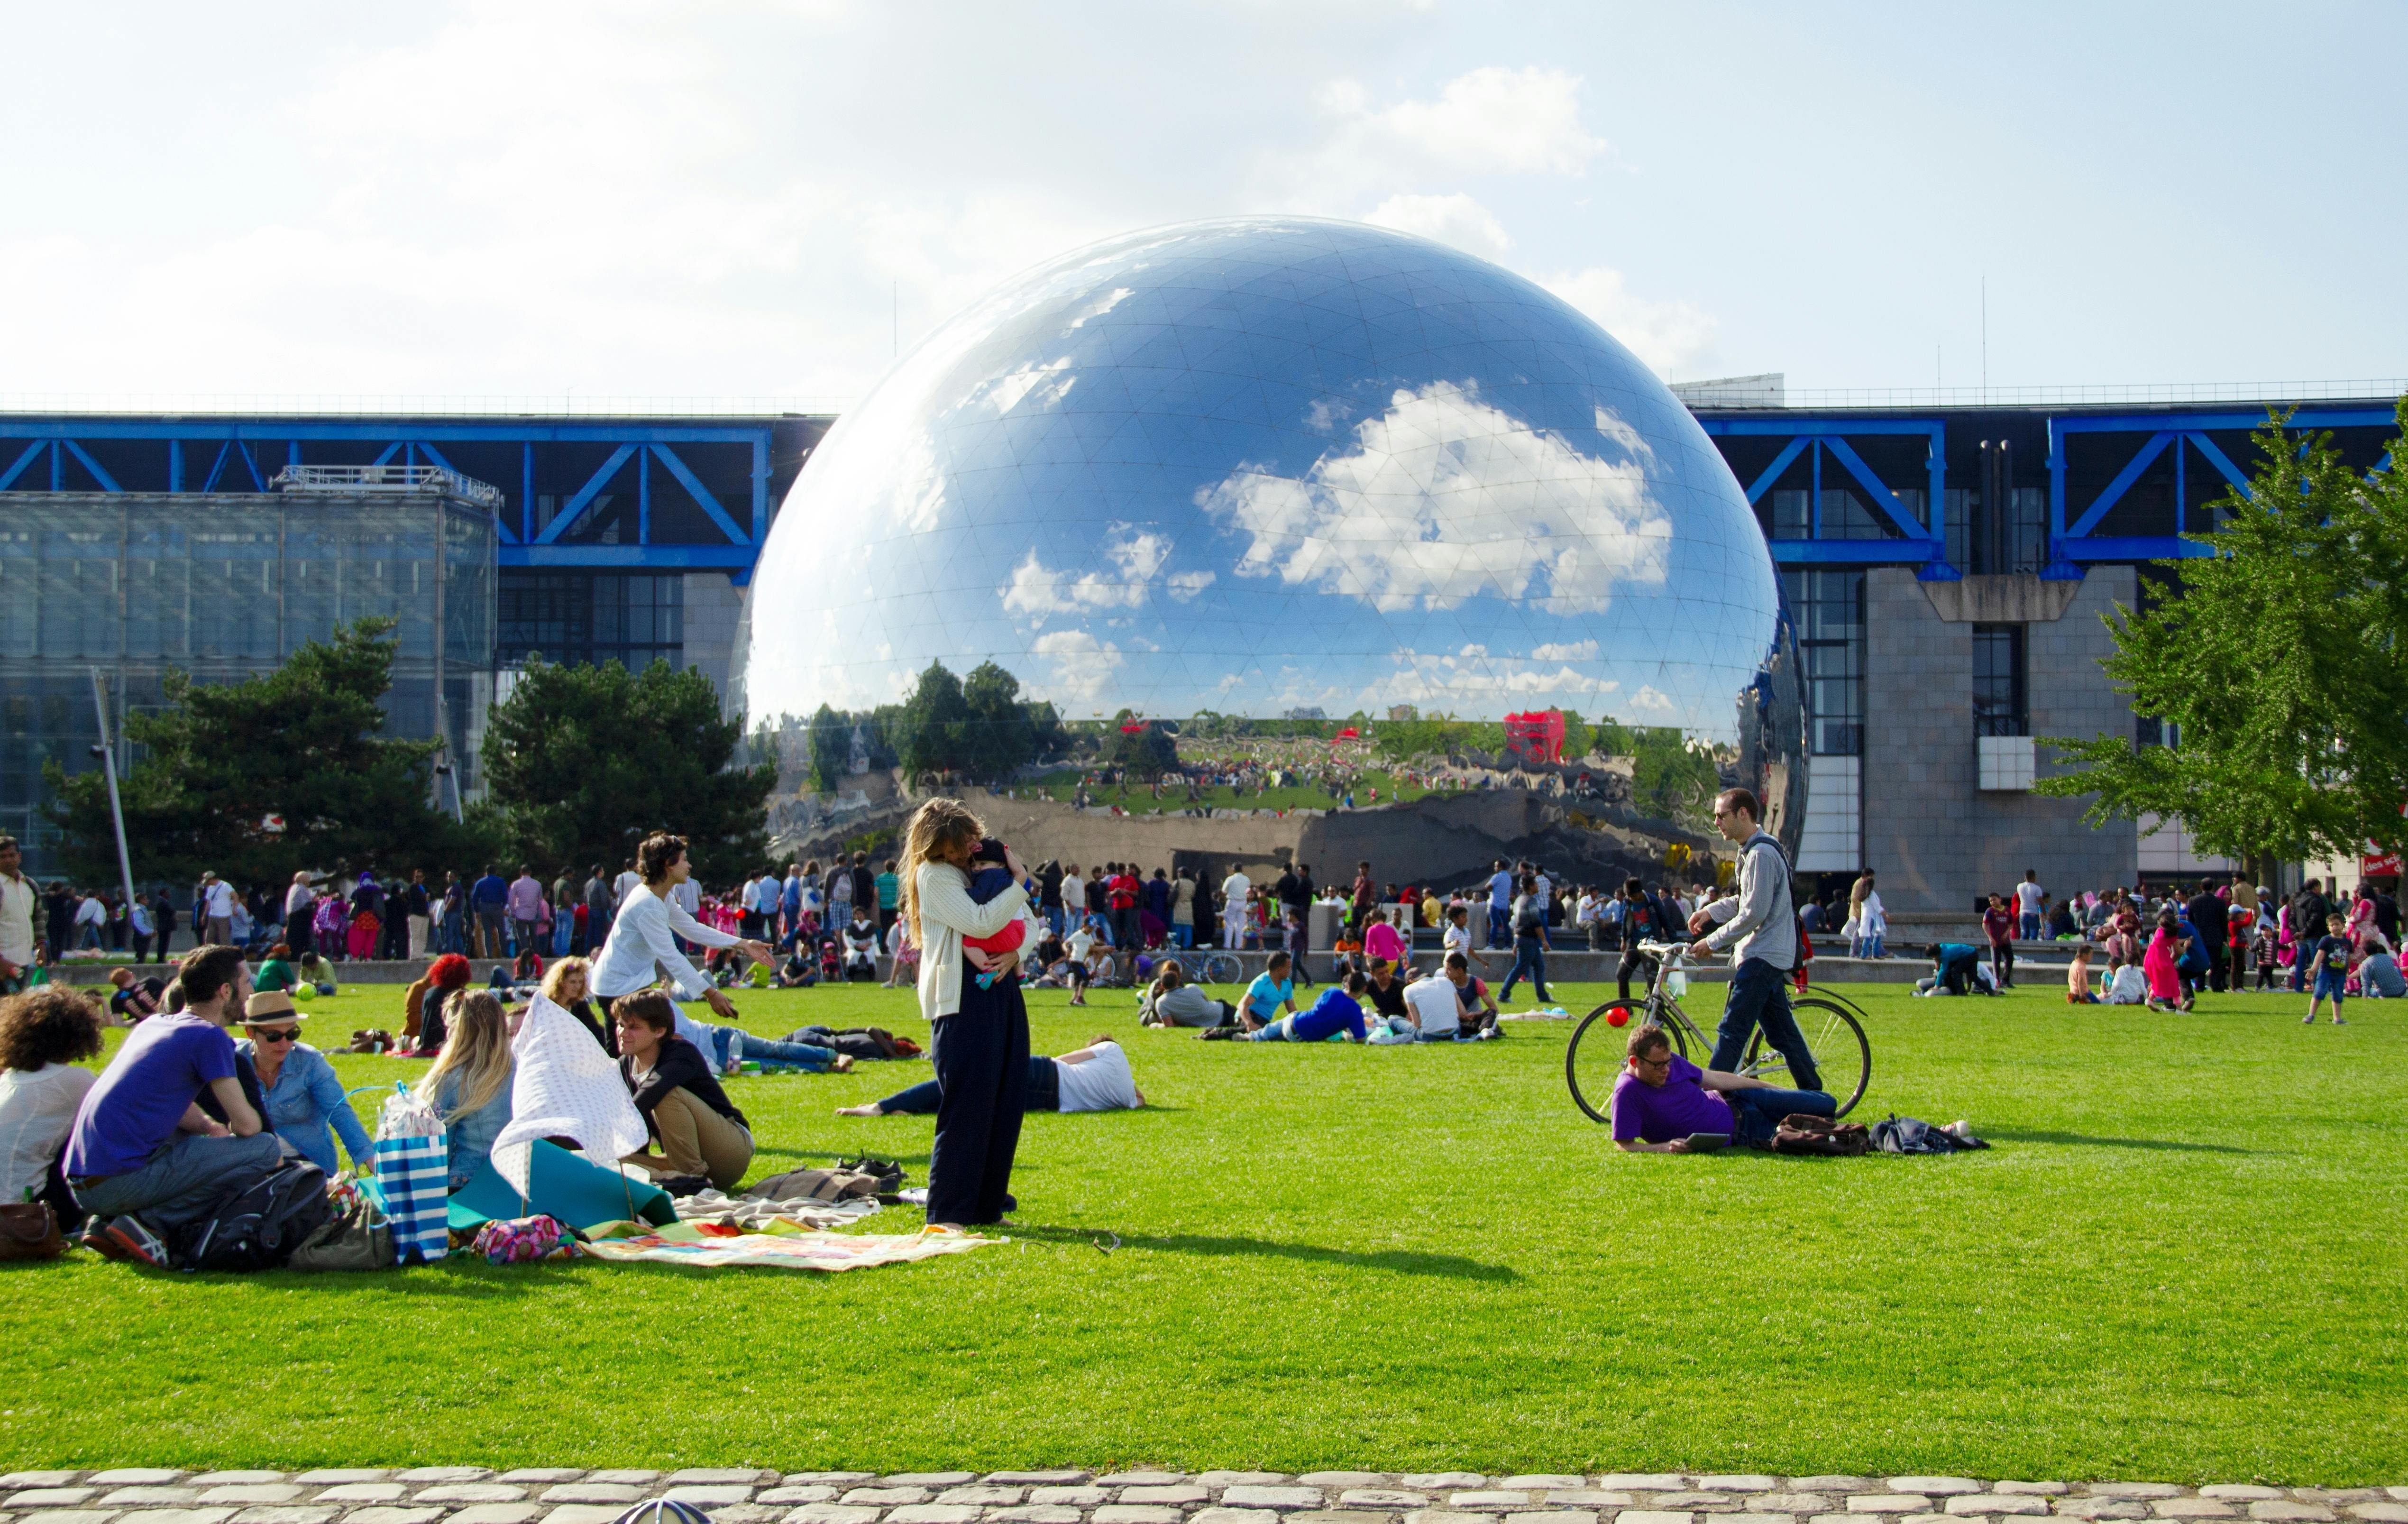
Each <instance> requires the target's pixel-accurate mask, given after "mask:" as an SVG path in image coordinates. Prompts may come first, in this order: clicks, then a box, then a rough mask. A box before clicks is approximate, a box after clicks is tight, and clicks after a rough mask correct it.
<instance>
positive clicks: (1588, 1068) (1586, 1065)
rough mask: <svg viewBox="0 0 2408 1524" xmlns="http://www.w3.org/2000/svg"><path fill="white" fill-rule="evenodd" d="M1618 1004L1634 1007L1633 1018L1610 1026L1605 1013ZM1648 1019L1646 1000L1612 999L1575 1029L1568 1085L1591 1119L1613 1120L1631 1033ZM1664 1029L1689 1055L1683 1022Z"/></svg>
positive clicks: (1675, 1047) (1679, 1050) (1566, 1078)
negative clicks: (1611, 1109) (1615, 1088)
mask: <svg viewBox="0 0 2408 1524" xmlns="http://www.w3.org/2000/svg"><path fill="white" fill-rule="evenodd" d="M1617 1005H1627V1006H1629V1007H1630V1021H1629V1023H1628V1024H1627V1025H1626V1026H1621V1027H1613V1026H1609V1025H1607V1023H1606V1021H1605V1014H1606V1013H1607V1012H1609V1011H1611V1010H1613V1008H1614V1007H1615V1006H1617ZM1646 1019H1647V1006H1646V1002H1644V1001H1642V1000H1608V1001H1606V1002H1605V1003H1604V1004H1603V1005H1600V1006H1598V1008H1597V1009H1596V1010H1594V1011H1592V1012H1590V1013H1589V1014H1587V1015H1586V1016H1584V1017H1583V1018H1582V1020H1581V1024H1580V1025H1579V1026H1578V1027H1576V1028H1573V1029H1572V1041H1571V1046H1570V1047H1568V1048H1566V1049H1565V1050H1564V1084H1565V1085H1568V1086H1570V1089H1571V1092H1572V1104H1573V1105H1575V1106H1578V1107H1579V1108H1580V1109H1581V1110H1582V1111H1584V1112H1585V1113H1587V1114H1588V1118H1589V1120H1590V1121H1592V1122H1603V1121H1606V1120H1608V1119H1609V1117H1610V1112H1609V1110H1608V1108H1609V1107H1610V1106H1611V1105H1612V1104H1613V1082H1614V1081H1616V1080H1618V1079H1620V1078H1621V1077H1622V1071H1623V1069H1624V1065H1623V1061H1622V1060H1623V1056H1624V1055H1625V1054H1627V1053H1628V1052H1629V1051H1630V1034H1631V1033H1632V1032H1634V1031H1636V1030H1638V1029H1639V1028H1640V1026H1641V1024H1642V1023H1644V1022H1645V1021H1646ZM1664 1030H1665V1035H1666V1036H1668V1037H1670V1039H1671V1040H1672V1051H1673V1052H1675V1053H1678V1054H1680V1055H1682V1056H1683V1057H1687V1056H1688V1051H1689V1049H1688V1044H1687V1043H1686V1042H1684V1041H1683V1040H1682V1037H1681V1028H1680V1024H1679V1023H1677V1022H1675V1023H1673V1024H1671V1025H1670V1026H1668V1027H1666V1028H1665V1029H1664Z"/></svg>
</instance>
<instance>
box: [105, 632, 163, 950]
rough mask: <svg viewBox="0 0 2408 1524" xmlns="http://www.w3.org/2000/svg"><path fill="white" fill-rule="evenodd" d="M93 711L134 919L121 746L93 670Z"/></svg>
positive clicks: (119, 864) (129, 908) (110, 814)
mask: <svg viewBox="0 0 2408 1524" xmlns="http://www.w3.org/2000/svg"><path fill="white" fill-rule="evenodd" d="M92 709H93V714H94V715H95V716H97V717H98V719H99V721H100V744H99V745H98V746H95V747H93V750H94V751H96V752H98V753H99V754H100V765H101V769H102V770H103V771H104V772H105V773H107V774H108V818H109V820H110V821H111V822H112V823H114V824H115V826H116V827H117V877H118V881H119V883H121V884H122V885H123V886H124V889H125V913H126V914H127V915H128V916H131V915H132V914H133V913H134V859H133V858H132V857H131V856H130V855H127V853H126V850H125V811H124V809H123V807H122V806H121V805H120V804H119V803H118V801H117V746H116V744H115V743H114V742H113V741H111V740H109V735H108V694H107V692H106V691H105V690H104V689H103V688H102V686H101V681H100V669H99V668H98V667H94V668H93V669H92ZM162 956H164V949H163V950H162Z"/></svg>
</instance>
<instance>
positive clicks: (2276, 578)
mask: <svg viewBox="0 0 2408 1524" xmlns="http://www.w3.org/2000/svg"><path fill="white" fill-rule="evenodd" d="M2400 418H2401V429H2402V439H2401V440H2397V441H2395V442H2394V443H2393V445H2392V447H2391V459H2392V460H2393V461H2394V462H2398V463H2408V399H2403V400H2402V402H2401V413H2400ZM2286 422H2287V420H2286V418H2285V417H2283V416H2281V415H2277V416H2275V417H2273V418H2272V419H2271V420H2270V421H2269V423H2268V424H2267V426H2266V427H2265V428H2263V429H2261V430H2259V431H2258V432H2257V436H2256V440H2257V453H2258V461H2257V468H2256V471H2255V473H2254V474H2253V476H2252V477H2251V480H2250V484H2249V489H2248V491H2247V492H2246V493H2245V494H2244V493H2242V492H2239V491H2235V492H2232V493H2229V494H2227V495H2226V496H2224V497H2222V498H2220V499H2219V500H2218V501H2217V502H2216V504H2215V505H2214V506H2215V507H2216V509H2217V510H2219V512H2220V517H2219V521H2218V522H2217V524H2216V525H2215V527H2214V529H2213V530H2212V531H2209V532H2207V533H2203V534H2195V535H2188V536H2186V537H2185V538H2186V539H2191V540H2193V541H2194V542H2196V543H2198V544H2201V545H2204V546H2207V547H2208V548H2209V549H2210V550H2211V551H2212V552H2213V553H2214V554H2212V555H2210V556H2207V557H2204V558H2200V559H2196V560H2186V561H2183V562H2181V563H2179V568H2180V575H2179V577H2178V578H2176V577H2172V576H2162V577H2160V576H2154V575H2153V574H2152V573H2149V572H2146V571H2144V572H2143V574H2142V575H2143V577H2144V578H2149V579H2150V580H2151V582H2153V583H2154V587H2153V589H2152V591H2153V592H2154V594H2155V597H2152V598H2150V599H2148V600H2145V602H2144V606H2143V608H2141V609H2139V610H2124V611H2118V612H2117V614H2116V615H2115V616H2114V617H2112V618H2109V619H2108V621H2107V623H2108V627H2109V629H2110V630H2111V631H2112V632H2113V634H2114V641H2115V654H2114V655H2113V656H2110V657H2108V658H2107V659H2106V661H2105V662H2104V664H2103V665H2104V666H2105V669H2106V671H2107V674H2108V676H2109V677H2110V678H2111V679H2112V680H2113V681H2114V685H2115V688H2116V691H2117V692H2119V693H2122V694H2125V695H2127V696H2128V697H2129V698H2130V700H2131V705H2132V712H2134V713H2135V714H2137V715H2141V716H2143V717H2145V718H2151V719H2156V720H2159V721H2162V722H2164V728H2165V735H2166V738H2167V740H2169V742H2170V744H2165V745H2145V746H2144V745H2137V744H2136V743H2135V738H2133V737H2131V736H2127V735H2100V736H2096V737H2093V738H2091V739H2089V740H2080V739H2076V738H2071V737H2049V738H2046V740H2045V742H2044V743H2045V744H2047V745H2050V746H2053V747H2055V748H2057V755H2058V756H2059V758H2060V759H2061V760H2062V761H2064V762H2066V763H2068V764H2070V765H2071V769H2072V770H2071V771H2070V772H2067V773H2065V774H2063V775H2061V776H2058V777H2054V778H2049V779H2045V780H2042V782H2041V783H2040V784H2038V791H2039V792H2041V793H2043V794H2052V795H2057V796H2060V797H2076V796H2081V795H2085V794H2086V795H2090V796H2092V798H2091V803H2090V808H2089V810H2088V812H2087V818H2088V819H2089V820H2090V821H2091V823H2092V824H2093V825H2100V824H2104V823H2106V822H2107V821H2110V820H2133V819H2138V818H2139V817H2141V816H2143V815H2157V816H2159V817H2168V816H2174V815H2179V816H2181V817H2182V818H2183V821H2184V822H2185V824H2186V825H2187V826H2188V827H2189V829H2190V832H2191V835H2192V838H2193V840H2194V841H2197V842H2198V843H2199V845H2200V846H2201V847H2203V848H2204V849H2206V850H2207V851H2209V852H2214V853H2218V854H2223V855H2231V856H2237V857H2240V858H2243V860H2244V861H2247V862H2249V863H2250V864H2251V865H2252V866H2256V865H2257V864H2258V863H2261V862H2265V861H2267V860H2269V859H2274V858H2281V857H2288V856H2294V855H2301V854H2304V853H2308V852H2311V851H2315V850H2323V851H2329V852H2333V853H2337V854H2341V855H2354V854H2355V853H2356V852H2358V850H2359V846H2360V843H2362V842H2364V841H2369V840H2372V841H2379V842H2381V843H2383V844H2385V845H2386V846H2397V845H2399V844H2400V842H2401V836H2402V828H2401V827H2402V822H2401V815H2400V810H2401V802H2402V800H2403V799H2408V482H2403V480H2402V474H2401V470H2400V469H2398V468H2396V467H2395V468H2391V469H2386V470H2380V471H2376V472H2374V473H2372V476H2361V475H2360V474H2359V473H2358V470H2357V468H2355V467H2352V466H2350V465H2349V464H2348V463H2346V462H2345V461H2343V459H2342V458H2341V455H2340V453H2339V452H2337V451H2336V450H2335V449H2334V447H2333V444H2332V438H2331V436H2330V435H2329V434H2322V433H2307V434H2293V433H2290V432H2288V431H2286V428H2285V426H2284V425H2285V424H2286Z"/></svg>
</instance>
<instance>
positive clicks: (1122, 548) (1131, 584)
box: [997, 524, 1212, 620]
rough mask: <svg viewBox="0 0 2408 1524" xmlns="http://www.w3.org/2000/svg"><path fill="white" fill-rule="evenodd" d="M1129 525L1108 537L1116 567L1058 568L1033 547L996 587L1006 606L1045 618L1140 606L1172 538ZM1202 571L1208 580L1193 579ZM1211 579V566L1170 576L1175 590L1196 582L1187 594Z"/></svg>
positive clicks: (1108, 554) (1010, 610)
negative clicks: (1137, 530)
mask: <svg viewBox="0 0 2408 1524" xmlns="http://www.w3.org/2000/svg"><path fill="white" fill-rule="evenodd" d="M1128 530H1129V526H1128V525H1125V524H1116V525H1112V526H1111V528H1110V529H1109V530H1108V531H1107V533H1108V534H1110V535H1111V536H1112V537H1114V538H1112V539H1109V540H1107V541H1106V542H1105V544H1104V547H1103V556H1104V559H1106V560H1107V561H1110V562H1111V564H1112V566H1113V567H1114V568H1117V569H1116V570H1113V571H1085V572H1081V573H1079V574H1078V575H1076V576H1073V575H1071V574H1070V573H1069V572H1067V571H1056V570H1054V569H1053V568H1050V567H1048V566H1046V565H1045V564H1044V563H1043V562H1041V561H1039V559H1038V558H1037V552H1036V550H1035V549H1034V548H1033V547H1032V548H1031V549H1030V550H1029V553H1028V558H1027V559H1026V560H1025V561H1023V562H1021V563H1020V565H1018V566H1017V567H1014V568H1012V571H1011V582H1007V583H1005V584H1004V585H1003V586H1002V587H1001V588H999V589H997V591H998V592H1000V593H1001V594H1002V596H1003V609H1004V612H1006V613H1013V614H1026V615H1029V616H1030V617H1032V618H1035V619H1039V620H1041V619H1044V618H1046V617H1048V616H1049V615H1052V614H1061V613H1087V612H1092V611H1097V610H1103V609H1134V608H1136V607H1138V606H1139V605H1140V604H1141V603H1143V602H1144V601H1145V590H1146V586H1147V584H1148V583H1150V582H1153V581H1154V573H1156V572H1158V571H1160V570H1161V569H1162V563H1163V562H1164V561H1165V560H1166V559H1167V558H1168V556H1169V554H1170V542H1169V541H1168V540H1166V539H1163V538H1162V537H1161V536H1160V535H1157V534H1154V533H1152V532H1147V533H1143V534H1135V535H1132V534H1130V533H1129V532H1128ZM1198 575H1200V576H1202V578H1203V579H1204V581H1203V582H1194V579H1195V578H1196V577H1197V576H1198ZM1211 580H1212V574H1211V572H1209V571H1207V572H1202V573H1197V572H1184V573H1182V574H1181V575H1180V576H1179V577H1174V578H1172V579H1171V582H1172V587H1173V596H1174V597H1177V596H1180V595H1179V594H1178V591H1177V590H1178V588H1179V587H1180V586H1182V585H1187V584H1189V583H1192V586H1191V587H1190V590H1189V591H1188V592H1187V593H1186V594H1185V595H1184V596H1185V597H1195V596H1196V594H1197V593H1199V592H1202V591H1203V589H1204V586H1205V583H1207V582H1211Z"/></svg>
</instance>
